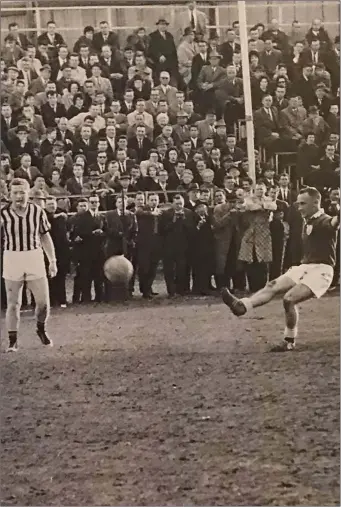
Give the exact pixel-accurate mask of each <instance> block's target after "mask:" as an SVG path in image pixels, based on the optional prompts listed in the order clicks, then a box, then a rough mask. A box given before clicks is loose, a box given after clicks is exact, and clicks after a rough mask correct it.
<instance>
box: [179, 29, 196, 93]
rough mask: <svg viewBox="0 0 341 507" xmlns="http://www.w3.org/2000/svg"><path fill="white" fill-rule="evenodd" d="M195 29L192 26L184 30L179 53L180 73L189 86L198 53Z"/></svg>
mask: <svg viewBox="0 0 341 507" xmlns="http://www.w3.org/2000/svg"><path fill="white" fill-rule="evenodd" d="M194 37H195V35H194V31H193V29H192V28H191V27H186V28H185V31H184V38H183V40H182V42H180V44H179V46H178V49H177V54H178V62H179V74H180V76H181V77H182V79H183V81H184V83H185V85H186V86H187V85H188V84H189V83H190V82H191V79H192V73H191V69H192V62H193V58H194V56H195V55H196V54H197V48H196V44H195V43H194Z"/></svg>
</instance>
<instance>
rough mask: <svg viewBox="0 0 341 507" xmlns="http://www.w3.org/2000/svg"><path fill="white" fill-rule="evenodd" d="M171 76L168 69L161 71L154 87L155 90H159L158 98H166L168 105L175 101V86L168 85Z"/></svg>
mask: <svg viewBox="0 0 341 507" xmlns="http://www.w3.org/2000/svg"><path fill="white" fill-rule="evenodd" d="M170 80H171V76H170V73H169V72H168V71H165V70H163V71H161V72H160V77H159V81H160V84H159V85H157V86H156V87H155V89H156V90H159V95H160V98H159V100H160V101H161V100H166V101H167V104H168V106H169V105H170V104H173V103H174V102H176V92H177V88H176V87H175V86H171V85H170Z"/></svg>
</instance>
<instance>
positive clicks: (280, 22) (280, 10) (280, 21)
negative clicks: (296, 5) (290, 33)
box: [278, 3, 283, 28]
mask: <svg viewBox="0 0 341 507" xmlns="http://www.w3.org/2000/svg"><path fill="white" fill-rule="evenodd" d="M278 23H279V26H280V28H282V24H283V6H282V4H280V3H279V4H278Z"/></svg>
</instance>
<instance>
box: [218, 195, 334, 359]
mask: <svg viewBox="0 0 341 507" xmlns="http://www.w3.org/2000/svg"><path fill="white" fill-rule="evenodd" d="M297 205H298V209H299V211H300V213H301V215H302V217H303V218H304V228H303V259H302V263H301V264H300V265H299V266H293V267H291V268H290V269H289V270H288V271H287V272H286V273H285V274H283V275H281V276H280V277H279V278H277V279H276V280H272V281H271V282H269V283H268V284H267V285H266V286H265V287H264V288H263V289H261V290H260V291H258V292H256V293H255V294H253V295H252V296H250V297H248V298H244V299H238V298H236V297H235V296H234V295H233V294H231V292H230V291H229V290H228V289H227V288H224V289H222V299H223V301H224V303H225V304H226V305H227V306H228V307H229V308H230V310H231V311H232V313H234V315H236V316H238V317H241V316H242V315H244V314H245V313H246V312H247V311H249V310H251V309H252V308H257V307H258V306H263V305H265V304H267V303H269V301H271V300H272V299H273V298H274V297H275V296H277V295H279V294H284V297H283V305H284V312H285V330H284V342H283V343H282V345H280V346H279V347H276V348H275V349H273V350H276V351H286V350H293V349H294V348H295V340H296V337H297V332H298V310H297V305H298V304H299V303H302V302H303V301H307V300H309V299H311V298H314V297H316V298H320V297H321V296H323V294H325V293H326V292H327V290H328V289H329V287H330V285H331V283H332V280H333V273H334V269H333V268H334V266H335V261H336V244H337V233H338V228H339V225H340V215H339V213H338V214H337V216H333V217H331V216H329V215H327V214H326V213H325V212H324V210H323V209H322V208H321V194H320V192H319V191H318V190H317V189H316V188H314V187H306V188H304V189H302V190H301V191H300V193H299V195H298V198H297ZM338 211H339V210H338Z"/></svg>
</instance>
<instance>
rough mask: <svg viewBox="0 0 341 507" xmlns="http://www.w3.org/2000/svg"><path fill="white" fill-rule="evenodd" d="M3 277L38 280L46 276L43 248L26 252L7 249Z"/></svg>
mask: <svg viewBox="0 0 341 507" xmlns="http://www.w3.org/2000/svg"><path fill="white" fill-rule="evenodd" d="M2 276H3V278H4V279H5V280H13V281H14V282H21V281H26V280H27V281H30V280H38V279H39V278H45V277H46V268H45V261H44V253H43V250H42V249H41V248H37V249H36V250H27V251H25V252H11V251H9V250H5V252H4V259H3V274H2Z"/></svg>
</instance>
